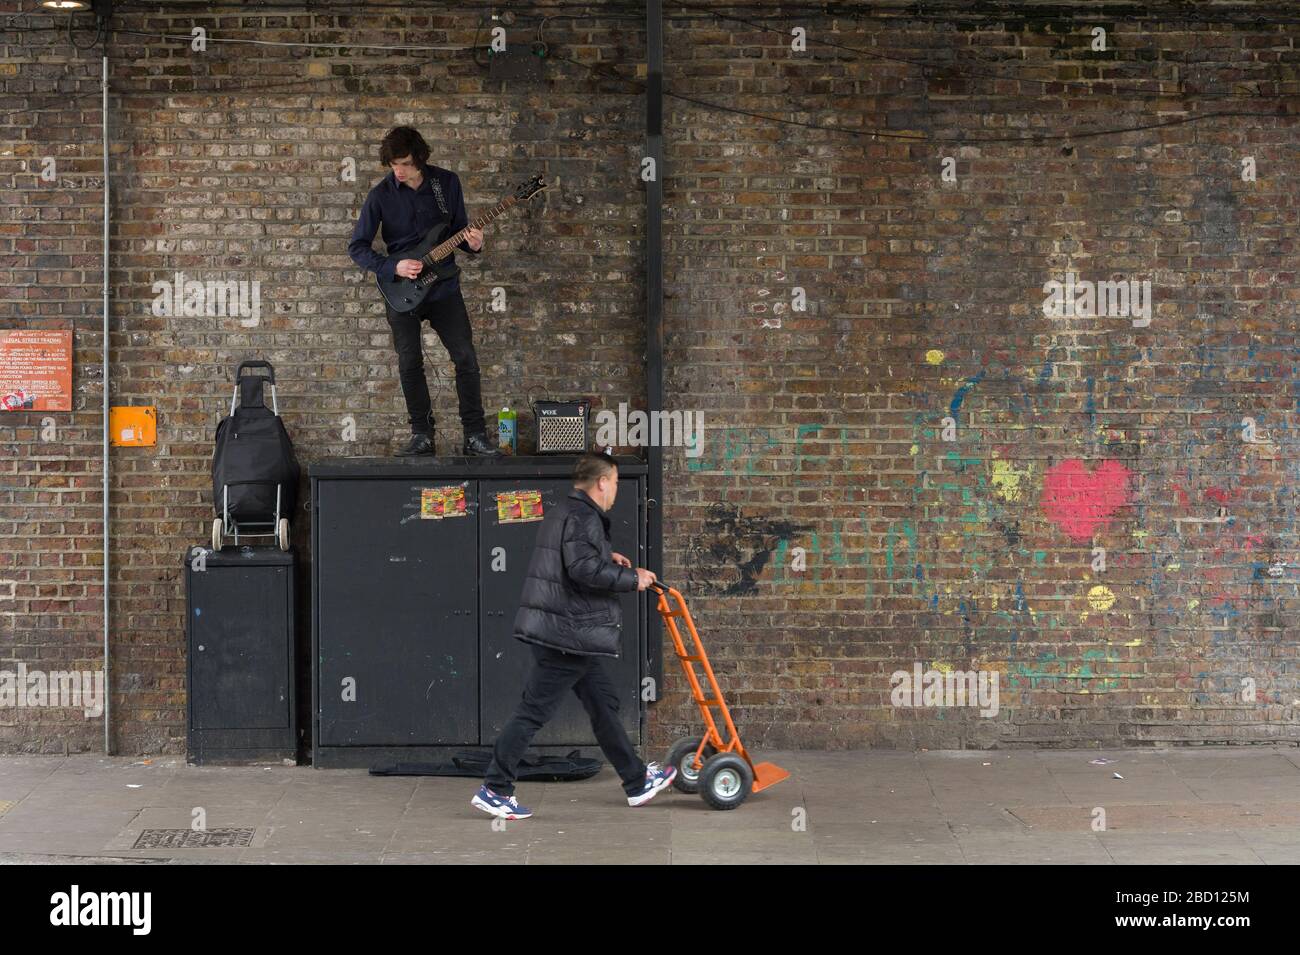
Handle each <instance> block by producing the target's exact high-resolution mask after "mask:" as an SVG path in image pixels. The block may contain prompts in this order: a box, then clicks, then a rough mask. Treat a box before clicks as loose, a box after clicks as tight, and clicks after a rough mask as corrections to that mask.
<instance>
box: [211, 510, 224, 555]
mask: <svg viewBox="0 0 1300 955" xmlns="http://www.w3.org/2000/svg"><path fill="white" fill-rule="evenodd" d="M222 530H223V528H222V522H221V518H219V517H218V518H217V519H216V520H214V521H213V522H212V549H213V550H221V544H222V533H221V532H222Z"/></svg>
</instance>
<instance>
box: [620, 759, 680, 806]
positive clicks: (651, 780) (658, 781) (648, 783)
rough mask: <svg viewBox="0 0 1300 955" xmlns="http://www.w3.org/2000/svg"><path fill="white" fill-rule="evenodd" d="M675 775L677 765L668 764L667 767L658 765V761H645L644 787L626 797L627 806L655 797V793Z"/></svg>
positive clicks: (638, 804) (645, 801) (670, 781)
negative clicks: (633, 794)
mask: <svg viewBox="0 0 1300 955" xmlns="http://www.w3.org/2000/svg"><path fill="white" fill-rule="evenodd" d="M676 777H677V767H676V766H669V767H668V768H667V769H663V768H662V767H660V765H659V764H658V763H646V766H645V788H644V789H642V790H641V791H640V792H639V793H637V794H636V795H635V796H628V797H627V804H628V805H629V806H640V805H641V804H642V803H647V802H649V801H650V800H651V799H654V798H655V793H657V792H659V790H661V789H663V788H664V787H665V786H667V785H669V784H670V783H672V781H673V780H674V779H675V778H676Z"/></svg>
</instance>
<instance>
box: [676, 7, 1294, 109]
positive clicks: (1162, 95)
mask: <svg viewBox="0 0 1300 955" xmlns="http://www.w3.org/2000/svg"><path fill="white" fill-rule="evenodd" d="M676 2H677V5H678V6H681V7H685V8H686V9H688V10H697V11H701V12H705V13H709V14H711V15H712V16H714V17H715V18H717V19H720V20H734V21H735V22H736V23H743V24H745V25H746V26H749V27H753V28H755V29H758V30H761V31H763V32H766V33H775V34H777V35H779V36H782V37H787V36H789V32H788V31H782V30H779V29H775V28H772V27H767V26H764V25H763V24H761V23H758V22H756V21H754V20H747V19H745V18H743V17H735V16H729V15H726V14H721V13H718V12H717V11H715V10H711V9H710V8H708V7H698V6H696V5H694V4H691V3H685V2H683V0H676ZM814 42H815V43H816V44H817V45H818V46H823V47H829V48H831V49H836V50H843V51H846V52H849V53H855V54H858V55H860V56H864V57H866V58H868V59H873V60H880V61H882V62H889V63H903V64H906V65H909V66H914V67H917V68H918V69H920V70H922V71H925V72H926V73H929V72H930V71H933V70H943V71H949V72H953V73H955V74H956V75H955V77H946V78H945V79H953V78H955V79H972V78H975V77H983V78H985V79H994V80H1001V81H1004V82H1012V83H1037V84H1040V85H1042V86H1054V87H1061V88H1063V89H1078V90H1080V91H1083V92H1088V93H1095V92H1096V86H1097V85H1098V84H1104V83H1109V84H1112V85H1113V84H1117V83H1120V82H1130V81H1131V82H1139V83H1146V82H1156V83H1165V82H1174V81H1172V80H1162V79H1154V80H1150V79H1146V78H1141V77H1112V78H1110V79H1105V80H1097V81H1096V82H1095V83H1086V82H1076V81H1074V80H1036V79H1031V78H1029V77H1021V76H1014V75H1010V74H1006V73H999V72H993V71H989V70H970V69H968V68H962V67H958V66H956V65H948V64H943V63H932V62H928V61H926V60H918V59H912V58H910V57H899V56H890V55H888V54H884V53H876V52H875V51H872V50H865V49H862V48H861V47H852V46H847V45H846V44H843V43H836V42H834V41H832V40H823V39H817V40H815V41H814V40H811V39H810V40H809V41H808V46H809V48H810V51H811V47H812V45H813V43H814ZM1043 65H1045V66H1050V65H1051V64H1043ZM1178 82H1180V83H1181V82H1182V81H1178ZM1254 82H1258V81H1254ZM1268 82H1274V83H1278V84H1279V85H1280V84H1281V83H1282V82H1284V81H1282V80H1277V79H1273V80H1269V81H1268ZM1115 93H1116V95H1119V94H1122V95H1124V96H1129V97H1134V96H1136V97H1149V98H1156V99H1168V98H1170V97H1176V96H1189V95H1190V96H1195V97H1196V98H1197V99H1202V98H1204V99H1212V98H1236V97H1237V96H1238V95H1239V94H1236V93H1194V94H1188V93H1166V92H1162V91H1159V90H1131V89H1123V88H1120V87H1118V86H1116V87H1115ZM1277 95H1278V96H1284V95H1287V94H1284V93H1278V94H1277Z"/></svg>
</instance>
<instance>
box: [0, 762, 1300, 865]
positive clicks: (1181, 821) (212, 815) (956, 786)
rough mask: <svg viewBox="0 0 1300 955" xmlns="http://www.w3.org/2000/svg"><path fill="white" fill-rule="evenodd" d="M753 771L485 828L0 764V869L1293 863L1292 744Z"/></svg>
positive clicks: (530, 791) (275, 785)
mask: <svg viewBox="0 0 1300 955" xmlns="http://www.w3.org/2000/svg"><path fill="white" fill-rule="evenodd" d="M758 758H761V759H763V760H770V761H772V762H775V763H777V764H778V765H780V766H783V767H785V768H786V769H788V770H790V771H791V772H792V773H793V778H791V779H789V780H787V781H785V782H782V783H780V784H779V785H777V786H774V787H772V788H771V789H769V790H767V791H765V792H763V793H758V794H755V795H752V796H751V797H750V798H749V800H748V801H747V802H745V804H744V805H742V806H741V807H740V808H739V809H736V810H734V811H729V812H717V811H714V810H711V809H709V808H708V807H707V806H705V804H704V802H703V801H702V800H701V799H700V798H699V797H698V796H693V795H686V794H683V793H679V792H677V791H675V790H671V789H670V790H667V791H665V792H663V793H661V794H660V795H659V796H657V797H655V799H653V800H651V801H650V802H649V803H647V804H646V805H645V806H642V807H639V808H635V809H634V808H631V807H629V806H628V805H627V803H626V801H625V799H624V796H623V793H622V790H621V788H620V786H619V783H618V779H617V777H616V776H615V775H614V773H613V771H612V770H611V769H610V768H609V766H608V765H606V766H604V767H603V768H602V769H601V772H600V773H599V774H598V775H597V776H596V777H594V778H593V779H589V780H584V781H582V782H576V783H528V782H524V783H521V784H520V785H519V786H518V789H517V795H518V796H519V799H520V801H521V802H522V803H524V804H525V805H526V806H528V807H529V808H531V809H532V810H533V811H534V813H535V815H534V816H533V818H531V819H526V820H519V821H515V822H509V823H505V824H504V825H502V824H501V823H497V825H496V826H494V825H493V822H494V820H493V819H492V818H491V817H489V816H487V815H485V814H483V813H481V812H479V811H478V810H476V809H474V808H472V807H471V806H470V805H469V799H470V797H471V796H472V795H473V793H474V791H475V790H476V789H477V787H478V781H477V780H473V779H469V778H455V777H392V776H387V777H376V776H370V775H368V774H367V773H366V772H365V771H364V770H316V769H313V768H311V767H309V766H282V765H274V766H244V767H196V766H187V765H185V762H184V760H183V759H181V758H179V757H159V758H153V759H144V758H140V757H113V758H106V757H99V756H88V755H81V756H70V757H62V756H0V863H9V864H13V863H54V864H58V863H83V864H84V863H87V862H103V863H111V864H150V863H154V864H157V863H218V864H221V863H236V862H237V863H318V862H320V863H383V864H403V863H407V864H409V863H462V862H467V863H589V862H598V863H645V862H653V863H674V864H691V863H746V864H755V863H758V864H766V863H774V864H775V863H826V864H830V863H858V862H866V863H885V864H930V865H945V864H969V863H1048V864H1069V865H1077V864H1088V865H1109V864H1120V865H1123V864H1129V863H1146V864H1151V863H1155V864H1161V863H1175V864H1199V863H1216V864H1223V863H1230V864H1261V863H1269V864H1276V863H1292V864H1294V863H1297V862H1300V748H1297V747H1295V746H1273V745H1269V746H1250V747H1230V748H1206V747H1197V748H1188V749H1164V750H1147V749H1144V750H1121V751H1098V750H1045V751H1027V750H1016V751H1014V752H1006V751H993V752H982V751H971V750H967V751H961V752H917V753H912V752H896V751H875V750H854V751H837V752H821V751H818V752H810V751H801V752H768V751H764V752H763V753H761V754H760V756H759V757H758ZM1099 759H1100V760H1111V762H1106V763H1104V764H1097V763H1094V762H1093V761H1094V760H1099ZM1117 776H1118V777H1122V778H1117ZM196 818H200V819H202V820H203V822H204V824H205V825H204V827H203V829H202V831H196V830H195V828H194V827H193V826H192V822H193V821H194V820H195V819H196Z"/></svg>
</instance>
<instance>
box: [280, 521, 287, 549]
mask: <svg viewBox="0 0 1300 955" xmlns="http://www.w3.org/2000/svg"><path fill="white" fill-rule="evenodd" d="M279 531H280V550H288V549H289V519H288V518H287V517H282V518H280V527H279Z"/></svg>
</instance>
